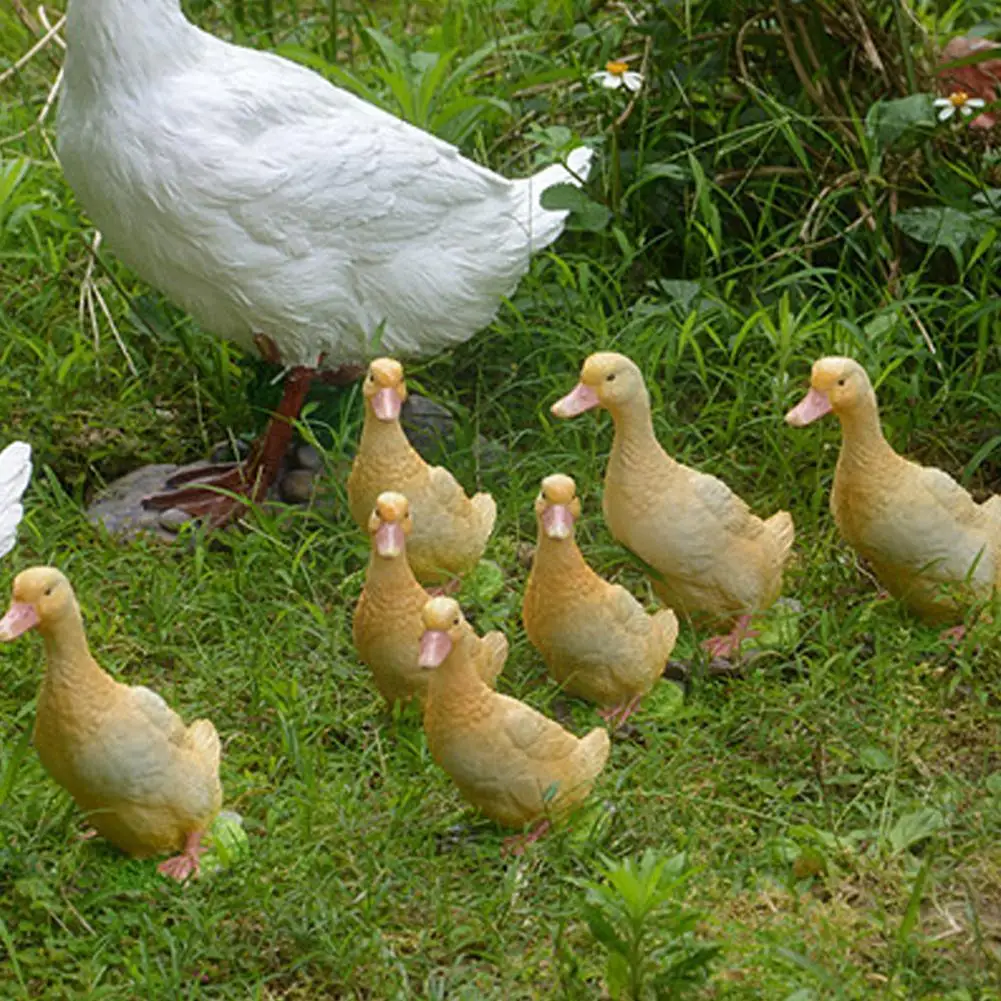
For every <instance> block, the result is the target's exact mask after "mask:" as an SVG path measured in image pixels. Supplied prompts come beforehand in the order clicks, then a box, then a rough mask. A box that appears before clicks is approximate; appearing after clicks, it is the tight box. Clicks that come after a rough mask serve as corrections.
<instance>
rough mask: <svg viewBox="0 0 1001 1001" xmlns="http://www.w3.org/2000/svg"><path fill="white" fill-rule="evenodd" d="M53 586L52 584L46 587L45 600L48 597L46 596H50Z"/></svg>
mask: <svg viewBox="0 0 1001 1001" xmlns="http://www.w3.org/2000/svg"><path fill="white" fill-rule="evenodd" d="M54 586H55V585H54V584H50V585H49V586H48V587H47V588H46V589H45V597H46V598H47V597H48V596H49V595H50V594H52V588H53V587H54Z"/></svg>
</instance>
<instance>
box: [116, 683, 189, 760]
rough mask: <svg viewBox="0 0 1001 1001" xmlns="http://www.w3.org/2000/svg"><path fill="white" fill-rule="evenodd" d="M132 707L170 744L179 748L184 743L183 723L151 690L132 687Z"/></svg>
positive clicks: (139, 686) (185, 732)
mask: <svg viewBox="0 0 1001 1001" xmlns="http://www.w3.org/2000/svg"><path fill="white" fill-rule="evenodd" d="M129 693H130V694H131V696H132V705H133V707H134V708H135V709H137V710H138V711H139V712H140V713H141V714H142V715H143V716H144V717H145V719H146V720H147V722H149V723H151V724H152V725H153V726H154V727H155V728H156V729H157V730H160V731H161V732H162V733H163V735H164V736H165V737H166V738H167V740H169V741H170V742H171V743H172V744H177V745H178V746H180V745H181V744H183V743H184V739H185V735H186V734H187V727H186V726H185V725H184V721H183V720H182V719H181V717H180V716H178V715H177V713H175V712H174V710H173V709H171V708H170V706H168V705H167V703H166V702H164V700H163V699H162V698H161V697H160V696H159V695H157V694H156V692H154V691H153V690H152V689H151V688H146V687H145V686H143V685H133V686H132V687H131V688H130V689H129Z"/></svg>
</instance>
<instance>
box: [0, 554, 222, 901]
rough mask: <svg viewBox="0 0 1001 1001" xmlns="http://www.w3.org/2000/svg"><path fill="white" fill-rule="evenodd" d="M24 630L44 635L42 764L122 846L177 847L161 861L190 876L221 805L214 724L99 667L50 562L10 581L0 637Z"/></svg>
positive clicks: (68, 591) (143, 851)
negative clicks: (183, 714) (188, 716)
mask: <svg viewBox="0 0 1001 1001" xmlns="http://www.w3.org/2000/svg"><path fill="white" fill-rule="evenodd" d="M29 629H37V630H38V631H39V632H40V633H41V635H42V639H43V641H44V643H45V657H46V660H47V663H48V666H47V668H46V671H45V677H44V679H43V681H42V686H41V689H40V691H39V693H38V709H37V714H36V717H35V731H34V743H35V747H36V749H37V750H38V756H39V758H41V760H42V764H43V765H44V766H45V769H46V771H47V772H48V773H49V774H50V775H51V776H52V777H53V778H54V779H55V780H56V782H58V783H59V785H61V786H62V787H63V788H64V789H66V790H67V791H68V792H69V794H70V795H71V796H72V797H73V799H74V800H75V801H76V804H77V806H79V807H80V809H81V810H83V811H84V813H85V814H86V815H87V820H88V821H89V823H91V824H92V825H93V826H94V828H95V829H96V830H97V832H98V833H99V834H101V835H103V836H104V837H105V838H107V839H108V840H109V841H111V842H112V843H113V844H115V845H117V846H118V847H119V848H120V849H121V850H122V851H124V852H126V853H128V854H129V855H134V856H136V857H138V858H145V857H147V856H150V855H159V854H162V853H164V852H172V851H178V850H180V851H181V854H180V855H178V856H176V857H175V858H171V859H168V860H167V861H166V862H162V863H161V864H160V866H159V867H158V868H159V870H160V872H162V873H164V874H165V875H167V876H170V877H172V878H174V879H177V880H179V881H183V880H185V879H187V878H188V876H190V875H191V874H192V873H193V872H197V870H198V864H199V863H198V859H199V856H200V855H201V853H202V852H203V851H204V848H203V847H202V845H201V839H202V836H203V834H204V833H205V832H206V831H207V830H208V828H209V826H210V825H211V823H212V821H213V819H214V818H215V816H216V814H217V813H218V812H219V807H220V804H221V803H222V786H221V785H220V783H219V756H220V747H219V736H218V734H217V733H216V730H215V727H214V726H213V725H212V724H211V723H210V722H209V721H208V720H207V719H200V720H196V721H195V722H194V723H192V724H191V726H188V727H186V726H185V725H184V723H183V722H182V721H181V718H180V717H179V716H178V715H177V713H175V712H174V711H173V710H172V709H171V708H170V707H169V706H168V705H167V703H166V702H164V701H163V699H162V698H160V696H159V695H157V694H156V693H155V692H152V691H150V689H148V688H143V687H142V686H139V685H136V686H129V685H123V684H121V683H120V682H117V681H115V680H114V678H112V677H111V676H110V675H109V674H107V673H106V672H105V671H103V670H102V669H101V668H100V666H99V665H98V664H97V662H96V661H95V660H94V658H93V657H91V655H90V650H89V649H88V647H87V637H86V635H85V634H84V628H83V620H82V619H81V616H80V608H79V606H78V605H77V601H76V596H75V595H74V594H73V589H72V587H71V586H70V583H69V581H68V580H67V579H66V578H65V577H64V576H63V575H62V574H61V573H60V572H59V571H58V570H56V569H54V568H52V567H32V568H31V569H30V570H25V571H24V572H23V573H20V574H18V576H17V577H16V578H15V580H14V588H13V600H12V602H11V605H10V608H9V610H8V611H7V614H6V615H5V616H4V617H3V619H2V620H0V640H3V641H10V640H13V639H16V638H17V637H18V636H20V635H21V634H22V633H25V632H27V631H28V630H29Z"/></svg>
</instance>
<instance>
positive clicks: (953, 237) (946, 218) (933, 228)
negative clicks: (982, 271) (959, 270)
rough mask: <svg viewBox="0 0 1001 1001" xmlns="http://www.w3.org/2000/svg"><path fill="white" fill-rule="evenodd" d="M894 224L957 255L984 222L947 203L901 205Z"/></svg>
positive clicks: (929, 243) (928, 242) (931, 245)
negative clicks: (924, 205)
mask: <svg viewBox="0 0 1001 1001" xmlns="http://www.w3.org/2000/svg"><path fill="white" fill-rule="evenodd" d="M894 222H895V223H896V224H897V228H898V229H900V230H901V231H902V232H904V233H906V234H907V235H908V236H909V237H911V239H913V240H917V241H918V242H919V243H924V244H927V245H928V246H929V247H946V248H948V249H949V251H951V253H952V255H953V257H955V258H956V259H957V260H959V259H960V257H961V255H962V252H963V246H964V245H965V244H966V243H967V242H968V241H969V240H970V239H971V238H973V237H974V236H979V235H980V233H981V231H982V229H983V226H984V223H983V222H982V221H981V220H979V219H977V218H976V217H975V216H973V215H972V214H971V213H969V212H963V211H961V210H960V209H954V208H951V207H950V206H948V205H938V206H929V207H926V208H914V209H905V210H904V211H903V212H898V213H897V215H896V216H895V217H894Z"/></svg>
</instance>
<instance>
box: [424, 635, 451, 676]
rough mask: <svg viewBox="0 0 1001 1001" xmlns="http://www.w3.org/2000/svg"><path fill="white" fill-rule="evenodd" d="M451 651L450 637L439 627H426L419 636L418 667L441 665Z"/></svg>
mask: <svg viewBox="0 0 1001 1001" xmlns="http://www.w3.org/2000/svg"><path fill="white" fill-rule="evenodd" d="M451 652H452V638H451V637H450V636H449V635H448V633H446V632H444V631H443V630H441V629H428V630H427V632H425V633H424V635H423V636H422V637H421V647H420V654H419V655H418V657H417V666H418V667H441V665H442V664H443V663H444V661H445V658H446V657H447V656H448V655H449V654H450V653H451Z"/></svg>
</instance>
